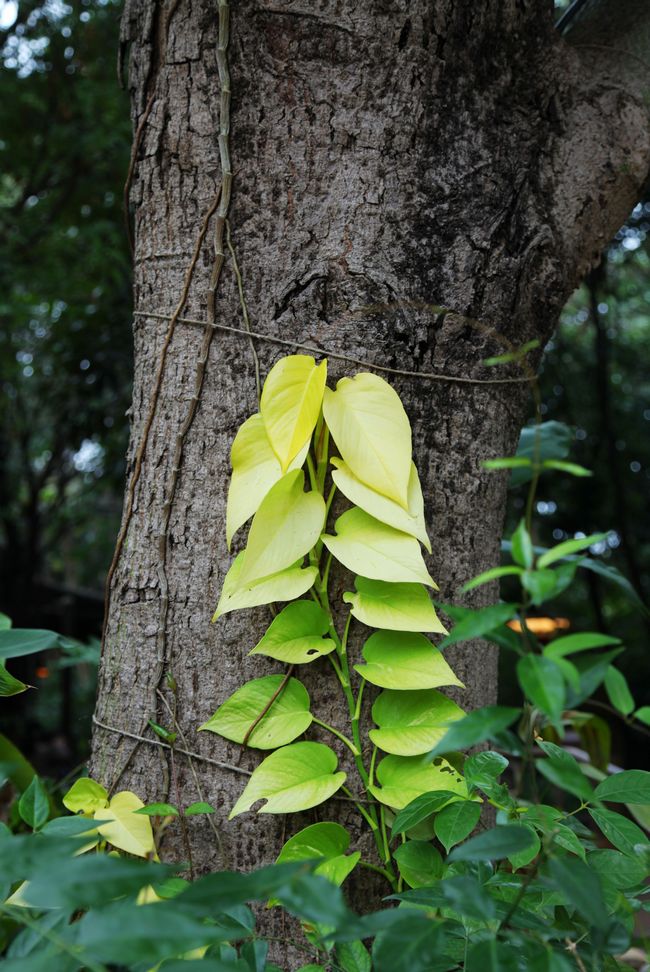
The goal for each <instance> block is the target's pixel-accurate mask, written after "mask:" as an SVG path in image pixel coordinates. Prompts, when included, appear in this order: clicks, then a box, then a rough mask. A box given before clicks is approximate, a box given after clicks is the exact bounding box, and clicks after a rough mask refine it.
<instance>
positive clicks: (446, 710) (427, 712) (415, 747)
mask: <svg viewBox="0 0 650 972" xmlns="http://www.w3.org/2000/svg"><path fill="white" fill-rule="evenodd" d="M464 714H465V713H464V712H463V710H462V709H461V708H460V706H458V705H456V703H455V702H452V700H451V699H448V698H447V697H446V696H445V695H443V694H442V693H441V692H437V691H436V690H435V689H419V690H415V691H411V692H404V691H395V690H393V689H386V690H385V691H383V692H381V693H380V694H379V696H378V697H377V699H376V701H375V703H374V705H373V707H372V718H373V719H374V721H375V722H376V723H377V726H378V728H377V729H371V730H370V732H369V733H368V735H369V736H370V739H371V740H372V742H373V743H374V744H375V746H378V747H379V749H383V750H384V752H386V753H393V754H395V755H396V756H419V755H421V754H422V753H428V752H429V750H430V749H432V748H433V746H435V744H436V743H437V742H439V741H440V740H441V739H442V738H443V736H444V735H445V733H446V732H447V728H448V726H447V724H448V723H450V722H453V721H454V720H455V719H461V718H462V717H463V715H464Z"/></svg>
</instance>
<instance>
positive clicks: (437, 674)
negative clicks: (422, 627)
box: [354, 631, 463, 691]
mask: <svg viewBox="0 0 650 972" xmlns="http://www.w3.org/2000/svg"><path fill="white" fill-rule="evenodd" d="M363 657H364V659H365V661H366V664H365V665H355V666H354V668H355V670H356V671H357V672H358V673H359V674H360V675H362V676H363V677H364V678H365V679H366V681H368V682H372V684H373V685H379V686H380V687H381V688H389V689H400V690H402V691H403V690H405V689H406V690H416V689H422V688H437V687H438V686H439V685H460V686H461V687H463V683H462V682H461V681H459V680H458V679H457V678H456V676H455V675H454V673H453V672H452V670H451V668H450V667H449V665H448V664H447V662H446V661H445V659H444V658H443V656H442V653H441V652H439V651H438V649H437V648H436V647H435V646H434V645H432V644H431V642H430V641H429V639H428V638H425V637H424V635H422V634H416V633H414V632H411V631H376V632H375V634H373V635H371V636H370V637H369V638H368V640H367V641H366V643H365V645H364V646H363Z"/></svg>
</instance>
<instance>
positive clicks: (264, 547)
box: [239, 469, 325, 585]
mask: <svg viewBox="0 0 650 972" xmlns="http://www.w3.org/2000/svg"><path fill="white" fill-rule="evenodd" d="M304 484H305V474H304V473H303V471H302V469H294V470H293V471H292V472H288V473H287V474H286V475H285V476H283V477H282V479H280V480H279V481H278V482H277V483H276V484H275V486H272V487H271V489H270V490H269V492H268V493H267V494H266V496H265V497H264V499H263V500H262V502H261V504H260V508H259V510H258V511H257V513H256V514H255V516H254V517H253V522H252V524H251V529H250V533H249V535H248V543H247V544H246V549H245V551H244V556H243V559H242V564H241V569H240V574H239V583H240V584H242V585H243V584H250V583H252V582H254V581H257V580H260V578H262V577H268V576H269V575H270V574H276V573H277V572H278V571H280V570H285V569H286V568H287V567H290V566H291V565H292V564H295V563H296V561H298V560H300V559H301V558H302V557H304V556H305V554H306V553H307V552H308V551H309V550H311V548H312V547H313V546H314V544H315V543H316V541H317V540H318V538H319V536H320V532H321V530H322V529H323V525H324V523H325V500H324V499H323V497H322V496H321V495H320V493H316V492H314V491H312V492H310V493H305V492H304V490H303V487H304Z"/></svg>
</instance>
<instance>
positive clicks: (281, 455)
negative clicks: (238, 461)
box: [260, 354, 327, 472]
mask: <svg viewBox="0 0 650 972" xmlns="http://www.w3.org/2000/svg"><path fill="white" fill-rule="evenodd" d="M326 380H327V361H321V363H320V364H319V365H317V364H316V362H315V361H314V359H313V358H312V357H311V355H308V354H290V355H287V356H286V357H284V358H281V359H280V361H278V362H277V363H276V364H275V365H274V366H273V367H272V368H271V370H270V372H269V374H268V376H267V379H266V381H265V382H264V388H263V389H262V397H261V399H260V412H261V413H262V418H263V420H264V428H265V429H266V434H267V435H268V438H269V442H270V443H271V446H272V448H273V451H274V452H275V454H276V456H277V457H278V459H279V460H280V464H281V466H282V471H283V472H286V470H287V469H288V468H289V464H290V463H291V461H292V460H293V459H295V457H296V456H297V455H298V453H299V452H300V450H301V449H302V448H303V447H304V445H305V444H306V443H308V442H309V440H310V438H311V434H312V432H313V431H314V428H315V427H316V422H317V421H318V416H319V414H320V410H321V404H322V401H323V392H324V390H325V382H326Z"/></svg>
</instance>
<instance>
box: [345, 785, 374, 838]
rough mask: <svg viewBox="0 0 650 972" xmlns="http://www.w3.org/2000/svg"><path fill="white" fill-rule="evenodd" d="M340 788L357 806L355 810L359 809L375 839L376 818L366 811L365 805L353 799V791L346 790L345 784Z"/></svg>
mask: <svg viewBox="0 0 650 972" xmlns="http://www.w3.org/2000/svg"><path fill="white" fill-rule="evenodd" d="M341 790H342V791H343V793H345V795H346V796H347V797H349V798H350V799H351V800H352V801H353V802H354V805H355V807H356V808H357V810H358V811H359V813H360V814H361V816H362V817H363V819H364V820H365V821H366V823H367V824H368V826H369V827H370V829H371V830H372V832H373V834H375V839H376V836H377V831H378V829H379V824H378V823H377V820H376V819H374V818H373V817H372V816H371V815H370V814H369V813H368V811H367V810H366V809H365V807H363V806H362V805H361V804H360V803H358V802H357V801H356V800H355V799H354V793H352V792H351V791H350V790H348V788H347V786H342V787H341Z"/></svg>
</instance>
